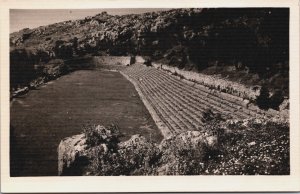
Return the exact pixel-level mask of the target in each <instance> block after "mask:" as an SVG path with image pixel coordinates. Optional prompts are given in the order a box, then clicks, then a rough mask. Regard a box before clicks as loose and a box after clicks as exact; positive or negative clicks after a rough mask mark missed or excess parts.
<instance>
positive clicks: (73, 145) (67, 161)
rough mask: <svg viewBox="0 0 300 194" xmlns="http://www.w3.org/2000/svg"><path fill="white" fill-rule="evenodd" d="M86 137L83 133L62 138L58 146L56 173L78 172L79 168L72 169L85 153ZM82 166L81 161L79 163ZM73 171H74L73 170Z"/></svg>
mask: <svg viewBox="0 0 300 194" xmlns="http://www.w3.org/2000/svg"><path fill="white" fill-rule="evenodd" d="M85 142H86V139H85V135H84V134H80V135H74V136H72V137H70V138H65V139H63V140H62V141H61V142H60V144H59V146H58V175H64V174H68V171H70V170H72V173H75V172H78V170H79V169H73V168H74V166H78V164H77V163H80V162H79V161H80V160H82V158H83V157H84V156H85V155H86V144H85ZM81 165H82V166H84V165H83V163H82V164H81ZM79 166H80V165H79ZM74 171H75V172H74Z"/></svg>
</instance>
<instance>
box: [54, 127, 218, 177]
mask: <svg viewBox="0 0 300 194" xmlns="http://www.w3.org/2000/svg"><path fill="white" fill-rule="evenodd" d="M96 128H99V129H100V128H101V130H104V131H105V133H103V131H102V132H101V134H102V133H103V134H111V132H109V129H107V128H105V127H102V126H97V127H96ZM95 132H97V130H96V131H95ZM93 137H94V136H93ZM102 138H104V139H106V138H107V139H109V138H110V137H109V135H105V136H102ZM104 139H102V140H104ZM88 141H89V140H87V136H86V135H85V134H80V135H74V136H72V137H68V138H65V139H63V140H62V141H61V142H60V144H59V146H58V174H59V175H62V176H65V175H106V173H108V172H109V171H110V170H114V173H115V175H129V174H137V175H138V174H141V173H146V171H147V173H151V174H160V175H166V174H168V172H169V171H170V168H174V165H175V166H176V165H179V164H178V160H176V158H177V156H178V154H179V152H181V151H182V149H183V150H184V149H186V148H187V147H188V149H193V150H197V152H198V154H199V157H200V160H201V158H203V157H204V156H205V151H206V150H205V149H207V148H209V149H215V148H216V147H217V145H218V140H217V137H216V136H214V135H213V134H210V133H205V132H200V131H188V132H185V133H181V134H179V135H176V136H171V137H169V138H167V139H165V140H163V141H162V142H161V143H160V144H159V145H157V144H155V143H152V142H149V141H148V140H147V139H146V138H145V137H143V136H141V135H139V134H137V135H133V136H132V137H131V138H130V139H129V140H127V141H124V142H120V143H118V144H117V145H115V146H112V142H109V141H106V142H105V141H103V142H102V141H101V142H100V143H98V144H95V145H93V146H90V144H89V143H91V142H88ZM111 147H116V150H112V149H110V148H111ZM99 157H100V158H99ZM111 157H114V162H113V163H106V162H107V161H110V159H111ZM122 161H123V162H122ZM170 161H173V162H175V163H172V162H170ZM176 161H177V163H176ZM118 162H119V163H118ZM101 164H102V165H103V166H101ZM99 165H100V166H99ZM114 165H116V166H114ZM154 165H155V168H154ZM105 166H106V167H105ZM111 168H112V169H111ZM97 171H99V172H97ZM118 171H119V172H118ZM150 171H152V172H150ZM95 173H96V174H95ZM97 173H100V174H97ZM101 173H102V174H101ZM118 173H119V174H118ZM127 173H129V174H127Z"/></svg>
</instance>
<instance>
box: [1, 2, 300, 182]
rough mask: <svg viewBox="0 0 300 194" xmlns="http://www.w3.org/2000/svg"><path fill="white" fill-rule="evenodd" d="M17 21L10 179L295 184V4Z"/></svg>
mask: <svg viewBox="0 0 300 194" xmlns="http://www.w3.org/2000/svg"><path fill="white" fill-rule="evenodd" d="M8 11H9V20H8V21H7V22H8V23H9V29H8V30H9V50H8V51H7V52H8V53H9V54H7V56H9V59H8V61H9V64H8V68H9V70H8V72H9V75H8V88H7V90H9V91H6V92H7V93H8V95H9V96H8V97H9V102H7V104H9V105H8V106H9V110H8V115H9V117H8V124H7V126H8V129H5V130H7V131H8V134H9V138H8V142H9V145H8V147H9V149H8V154H9V155H8V157H9V158H8V161H9V167H8V172H9V175H8V176H9V177H10V178H18V177H19V178H22V177H23V178H26V177H40V178H43V177H59V176H60V177H61V176H62V177H70V176H71V177H78V176H80V177H87V176H89V177H108V176H110V177H112V176H113V177H115V176H123V177H124V176H125V177H130V176H133V177H136V176H139V177H141V178H142V177H145V176H147V177H148V176H155V177H160V176H163V177H166V178H168V177H181V178H182V179H184V178H185V177H197V176H201V177H202V178H204V179H205V177H227V176H230V177H232V176H234V177H240V176H243V177H245V176H250V177H253V176H256V177H257V176H258V175H259V177H261V176H262V175H263V177H272V176H278V175H279V176H280V177H286V176H291V175H292V174H293V172H292V170H291V169H292V168H291V123H290V118H291V114H292V113H291V112H290V109H291V104H290V103H291V100H290V94H291V92H293V91H296V92H298V91H299V88H298V89H297V90H293V88H291V87H290V85H291V83H290V82H291V81H290V75H291V57H290V53H291V49H290V48H291V47H290V44H291V36H290V29H291V19H292V18H291V14H290V13H291V10H290V7H284V6H283V7H272V6H270V7H205V6H204V7H196V6H195V7H193V6H192V7H185V6H182V7H176V8H172V6H170V8H166V7H165V6H162V7H161V8H159V7H155V8H153V7H146V8H136V7H132V8H127V7H125V8H123V7H120V8H101V7H94V8H76V9H73V8H71V9H68V8H65V9H47V8H44V9H28V8H23V9H19V8H10V9H9V10H8ZM294 65H295V64H294ZM298 65H299V64H298ZM2 90H3V88H2V87H1V93H2ZM2 103H3V102H2ZM1 106H2V105H1ZM298 129H299V126H298ZM2 130H4V129H3V128H1V131H2ZM1 133H2V132H1ZM298 134H299V133H298ZM297 145H299V142H298V144H297ZM266 175H267V176H266ZM99 184H100V182H99ZM298 186H299V185H298Z"/></svg>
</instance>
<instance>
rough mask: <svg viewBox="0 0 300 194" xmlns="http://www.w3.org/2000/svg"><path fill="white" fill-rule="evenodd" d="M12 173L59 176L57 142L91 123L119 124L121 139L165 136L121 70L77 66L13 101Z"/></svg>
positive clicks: (150, 138)
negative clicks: (77, 67)
mask: <svg viewBox="0 0 300 194" xmlns="http://www.w3.org/2000/svg"><path fill="white" fill-rule="evenodd" d="M10 116H11V119H10V121H11V131H10V133H11V148H10V149H11V150H10V151H11V154H10V157H11V160H10V161H11V165H10V166H11V176H49V175H57V146H58V144H59V142H60V140H61V139H63V138H65V137H69V136H72V135H74V134H78V133H80V132H81V131H82V127H83V126H85V125H88V124H103V125H109V124H111V123H114V124H117V125H119V126H120V128H121V130H122V131H121V132H122V133H123V134H124V137H123V140H125V139H128V138H129V137H130V136H131V135H133V134H137V133H139V134H143V136H145V137H147V138H148V139H149V140H152V141H155V142H160V141H161V140H162V138H163V137H162V135H161V133H160V132H159V130H158V129H157V127H156V125H155V124H154V122H153V120H152V118H151V116H150V114H149V113H148V111H147V109H146V108H145V107H144V105H143V103H142V101H141V100H140V98H139V96H138V94H137V92H136V90H135V89H134V87H133V86H132V85H131V83H130V82H128V81H127V80H126V79H125V78H124V77H123V76H122V75H121V74H120V73H117V72H109V71H76V72H74V73H71V74H69V75H66V76H63V77H61V78H60V79H58V80H56V81H53V82H49V83H47V85H44V86H42V87H40V88H38V90H32V91H30V92H29V93H28V94H26V95H24V96H22V97H19V98H15V99H14V100H13V102H12V105H11V114H10Z"/></svg>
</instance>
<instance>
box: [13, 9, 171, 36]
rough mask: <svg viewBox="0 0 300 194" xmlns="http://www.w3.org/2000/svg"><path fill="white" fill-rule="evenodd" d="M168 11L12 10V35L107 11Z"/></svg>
mask: <svg viewBox="0 0 300 194" xmlns="http://www.w3.org/2000/svg"><path fill="white" fill-rule="evenodd" d="M160 10H166V9H158V8H153V9H149V8H148V9H144V8H134V9H128V8H124V9H11V10H10V33H12V32H16V31H19V30H21V29H23V28H36V27H39V26H45V25H48V24H53V23H57V22H62V21H66V20H76V19H83V18H85V17H86V16H94V15H96V14H98V13H101V12H103V11H106V12H107V13H108V14H110V15H125V14H139V13H145V12H152V11H160Z"/></svg>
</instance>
